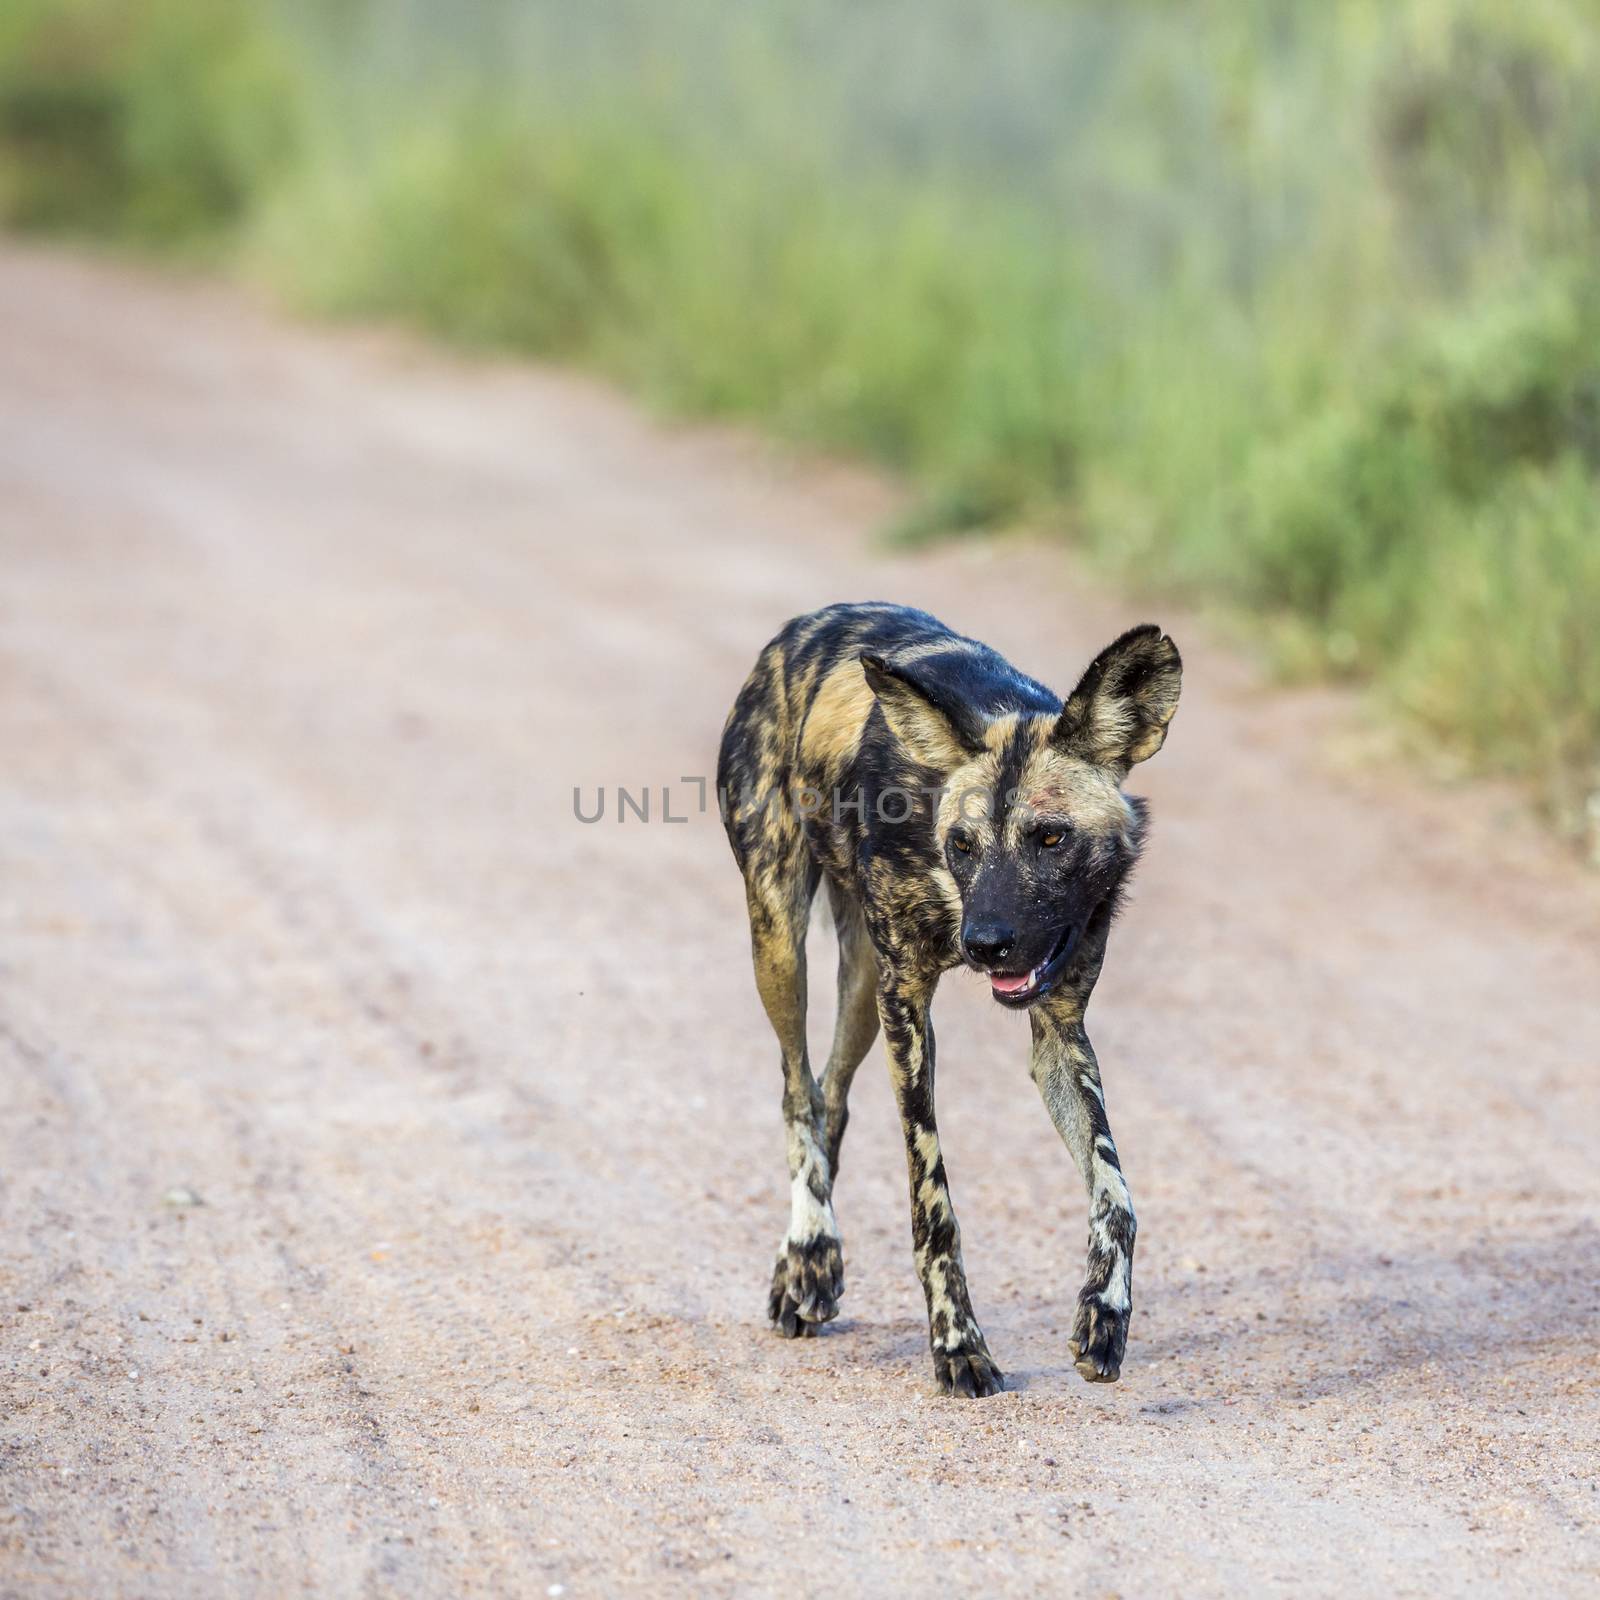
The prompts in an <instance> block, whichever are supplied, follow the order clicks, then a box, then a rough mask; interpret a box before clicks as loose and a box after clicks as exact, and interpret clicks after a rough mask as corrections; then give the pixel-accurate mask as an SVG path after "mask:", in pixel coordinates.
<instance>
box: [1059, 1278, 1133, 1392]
mask: <svg viewBox="0 0 1600 1600" xmlns="http://www.w3.org/2000/svg"><path fill="white" fill-rule="evenodd" d="M1127 1343H1128V1313H1127V1312H1126V1311H1115V1310H1113V1309H1112V1308H1111V1307H1109V1306H1108V1305H1106V1303H1105V1302H1104V1301H1103V1300H1102V1299H1101V1298H1100V1296H1099V1295H1098V1294H1096V1293H1092V1292H1090V1291H1088V1290H1085V1291H1084V1293H1083V1294H1082V1295H1081V1296H1080V1297H1079V1299H1078V1314H1077V1317H1076V1319H1075V1320H1074V1322H1073V1325H1072V1335H1071V1337H1070V1338H1069V1339H1068V1340H1067V1348H1068V1349H1069V1350H1071V1352H1072V1355H1073V1366H1074V1367H1075V1368H1076V1369H1077V1372H1078V1376H1079V1377H1080V1378H1082V1379H1083V1380H1084V1382H1085V1383H1115V1382H1116V1381H1117V1379H1118V1378H1120V1377H1121V1376H1122V1357H1123V1353H1124V1351H1125V1350H1126V1348H1127Z"/></svg>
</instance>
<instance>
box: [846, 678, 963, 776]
mask: <svg viewBox="0 0 1600 1600" xmlns="http://www.w3.org/2000/svg"><path fill="white" fill-rule="evenodd" d="M861 670H862V672H863V673H865V674H866V679H867V685H868V687H869V688H870V689H871V690H872V692H873V694H875V695H876V696H877V697H878V704H879V705H880V706H882V707H883V716H884V720H885V721H886V722H887V723H888V724H889V731H890V732H891V733H893V734H894V736H895V738H896V739H898V740H899V741H900V743H901V744H902V745H903V746H904V747H905V749H906V752H907V753H908V754H909V755H910V756H911V757H912V758H913V759H915V760H917V761H920V762H922V764H923V765H924V766H929V767H936V768H939V769H941V770H944V771H951V770H953V769H955V768H956V767H959V766H960V765H961V764H962V763H963V762H965V761H969V760H971V758H972V757H973V756H974V755H976V754H977V753H978V752H979V751H981V750H982V749H983V721H982V719H981V718H980V717H978V716H977V715H976V714H975V713H974V712H973V711H972V710H971V709H970V708H969V707H968V706H965V705H963V704H961V703H960V702H959V701H956V700H954V699H953V698H952V697H951V696H949V695H948V694H945V693H942V692H941V690H940V688H939V686H938V685H937V684H935V683H933V682H931V681H928V680H926V679H921V678H919V677H918V676H917V674H916V664H915V663H912V664H911V665H910V666H909V667H899V666H896V665H895V664H894V663H892V662H890V661H888V660H887V659H886V658H885V657H883V656H880V655H874V654H872V653H870V652H868V653H866V654H863V655H862V657H861Z"/></svg>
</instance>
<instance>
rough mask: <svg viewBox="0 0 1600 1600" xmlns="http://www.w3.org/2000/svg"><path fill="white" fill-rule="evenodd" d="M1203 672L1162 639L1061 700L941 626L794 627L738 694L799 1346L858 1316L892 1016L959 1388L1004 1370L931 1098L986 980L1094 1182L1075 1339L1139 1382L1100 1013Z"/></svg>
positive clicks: (933, 1319)
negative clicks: (848, 1154) (844, 1145)
mask: <svg viewBox="0 0 1600 1600" xmlns="http://www.w3.org/2000/svg"><path fill="white" fill-rule="evenodd" d="M1181 677H1182V663H1181V662H1180V660H1179V657H1178V651H1177V648H1176V646H1174V644H1173V643H1172V641H1171V640H1170V639H1168V638H1167V637H1166V636H1165V635H1164V634H1163V633H1162V632H1161V630H1160V629H1159V628H1156V627H1152V626H1149V625H1146V626H1144V627H1139V628H1134V629H1131V630H1130V631H1129V632H1127V633H1125V634H1123V635H1122V637H1121V638H1120V639H1118V640H1117V641H1116V643H1115V644H1112V645H1110V646H1109V647H1108V648H1107V649H1105V650H1103V651H1102V652H1101V653H1100V655H1099V656H1097V657H1096V658H1095V660H1094V662H1093V663H1092V664H1091V666H1090V667H1089V669H1088V671H1087V672H1085V673H1084V675H1083V678H1082V680H1081V681H1080V682H1079V684H1078V687H1077V688H1076V689H1074V690H1073V692H1072V694H1071V695H1070V696H1069V697H1068V699H1067V702H1066V704H1065V705H1064V706H1063V705H1062V703H1061V701H1060V700H1059V699H1058V698H1057V697H1056V696H1055V695H1053V694H1052V693H1051V692H1050V691H1049V690H1048V689H1046V688H1045V687H1044V685H1043V684H1041V683H1036V682H1035V681H1034V680H1033V679H1032V678H1029V677H1025V676H1024V675H1023V674H1022V673H1020V672H1018V671H1016V670H1015V668H1013V667H1011V666H1010V665H1009V664H1008V663H1007V662H1006V661H1004V660H1003V659H1002V658H1001V657H1000V656H999V655H997V654H996V653H995V652H994V651H993V650H991V649H990V648H989V647H988V646H987V645H982V644H979V643H977V642H976V641H974V640H972V639H964V638H962V637H961V636H960V635H959V634H955V633H952V632H951V631H950V630H949V629H948V628H946V627H945V626H944V625H943V624H942V623H940V622H937V621H935V620H934V618H932V617H930V616H928V615H927V614H926V613H925V612H921V611H913V610H910V609H908V608H906V607H904V606H893V605H883V604H865V605H836V606H829V607H828V608H827V609H826V610H823V611H818V612H814V613H813V614H812V615H810V616H805V617H797V618H795V620H794V621H792V622H791V623H790V624H789V625H788V626H787V627H786V628H785V629H784V630H783V631H782V632H781V633H780V634H779V635H778V636H777V638H775V639H774V640H773V641H772V642H771V643H770V644H769V645H768V646H767V647H766V649H765V650H763V651H762V652H761V655H760V657H759V659H758V660H757V662H756V665H755V669H754V670H753V671H752V672H751V674H750V676H749V678H748V679H747V680H746V681H745V685H744V687H743V689H741V690H740V692H739V698H738V699H737V700H736V701H735V702H734V707H733V710H732V712H731V713H730V714H729V717H728V722H727V726H726V728H725V730H724V732H723V737H722V753H721V758H720V760H719V762H718V767H717V784H718V790H719V794H720V797H721V801H722V807H723V816H724V820H725V822H726V824H727V829H728V838H729V840H730V841H731V842H732V845H733V853H734V856H735V857H736V858H737V860H738V863H739V868H740V870H741V872H743V874H744V882H745V896H746V900H747V902H748V905H749V911H750V938H751V944H752V947H753V953H754V957H755V969H756V986H757V988H758V989H759V990H760V992H761V999H762V1003H763V1004H764V1006H765V1007H766V1012H767V1016H768V1017H769V1018H770V1019H771V1022H772V1026H773V1028H774V1030H775V1031H776V1032H777V1035H778V1042H779V1044H780V1046H781V1047H782V1052H783V1078H784V1093H783V1110H784V1116H785V1118H786V1120H787V1123H788V1143H789V1176H790V1183H791V1204H790V1218H789V1230H788V1234H787V1236H786V1237H785V1239H784V1241H783V1245H782V1247H781V1248H780V1250H779V1252H778V1259H777V1264H776V1266H775V1267H774V1269H773V1273H772V1288H771V1292H770V1295H769V1297H768V1302H767V1310H768V1315H769V1316H770V1317H771V1318H772V1320H773V1321H774V1322H775V1323H776V1324H777V1325H778V1327H779V1329H780V1330H781V1331H782V1332H783V1333H785V1334H787V1335H789V1336H790V1337H793V1336H795V1335H797V1334H808V1333H810V1332H812V1331H813V1330H814V1328H815V1327H816V1326H817V1325H818V1324H820V1323H824V1322H827V1321H829V1320H830V1319H831V1318H833V1317H834V1316H836V1315H837V1314H838V1308H839V1296H840V1295H841V1293H842V1292H843V1289H844V1266H843V1259H842V1254H841V1248H840V1242H839V1229H838V1224H837V1223H836V1222H835V1221H834V1215H833V1199H832V1196H833V1181H834V1177H835V1175H836V1174H837V1172H838V1170H839V1146H840V1142H841V1140H842V1139H843V1137H844V1130H845V1122H846V1120H847V1116H848V1112H847V1110H846V1101H847V1098H848V1096H849V1093H850V1080H851V1079H852V1078H853V1077H854V1076H855V1072H856V1069H857V1067H859V1066H860V1064H861V1061H862V1058H863V1057H864V1056H865V1055H866V1053H867V1051H868V1050H869V1049H870V1048H871V1046H872V1041H873V1040H874V1039H875V1038H876V1037H877V1034H878V1027H879V1024H880V1022H881V1024H882V1027H883V1031H884V1036H885V1039H886V1041H887V1045H888V1052H889V1066H890V1072H891V1076H892V1078H893V1081H894V1092H895V1098H896V1100H897V1102H898V1104H899V1107H900V1119H901V1125H902V1129H903V1131H904V1134H905V1142H906V1163H907V1166H908V1168H909V1170H910V1177H911V1232H912V1241H913V1245H914V1248H915V1255H916V1264H917V1275H918V1276H919V1277H920V1278H921V1280H922V1289H923V1293H924V1295H925V1297H926V1299H927V1302H928V1328H929V1342H930V1344H931V1346H932V1349H933V1367H934V1372H935V1375H936V1376H937V1378H938V1380H939V1382H940V1384H941V1385H942V1387H943V1388H945V1389H946V1390H949V1391H952V1392H958V1393H961V1394H966V1395H986V1394H993V1393H994V1392H995V1391H997V1390H998V1389H999V1388H1000V1387H1001V1385H1002V1376H1001V1373H1000V1371H999V1369H998V1368H997V1367H996V1366H995V1363H994V1359H993V1358H992V1357H991V1356H990V1354H989V1350H988V1347H987V1345H986V1344H985V1343H984V1338H983V1334H982V1332H981V1331H980V1330H979V1328H978V1323H977V1320H976V1318H975V1317H974V1316H973V1313H972V1304H971V1301H970V1300H969V1298H968V1295H967V1281H966V1274H965V1272H964V1270H963V1268H962V1263H961V1232H960V1229H959V1228H958V1227H957V1225H956V1217H955V1212H954V1210H953V1209H952V1207H951V1203H950V1192H949V1189H948V1188H947V1186H946V1182H945V1171H944V1161H943V1159H942V1158H941V1156H940V1152H939V1133H938V1129H937V1127H936V1125H935V1122H934V1106H933V1077H934V1054H933V1025H932V1022H931V1020H930V1015H929V1007H930V1004H931V1002H932V999H933V991H934V989H935V987H936V986H937V984H938V982H939V976H940V974H941V973H942V972H944V971H945V970H946V969H948V968H950V967H954V966H957V965H959V964H960V963H962V962H965V963H966V964H967V965H968V966H971V967H973V968H976V969H977V970H978V971H980V972H982V973H984V974H986V975H987V977H988V979H989V982H990V985H991V987H992V989H993V992H994V998H995V999H996V1000H997V1001H999V1003H1000V1004H1001V1005H1004V1006H1010V1007H1014V1008H1018V1009H1021V1008H1024V1007H1025V1008H1027V1009H1028V1015H1029V1021H1030V1023H1031V1025H1032V1033H1033V1057H1032V1072H1033V1079H1034V1082H1035V1083H1036V1084H1038V1086H1039V1090H1040V1093H1041V1094H1042V1095H1043V1097H1044V1102H1045V1106H1046V1108H1047V1109H1048V1111H1049V1113H1050V1116H1051V1119H1052V1120H1053V1121H1054V1123H1055V1126H1056V1130H1057V1132H1059V1133H1060V1135H1061V1138H1062V1140H1063V1141H1064V1142H1065V1144H1066V1146H1067V1148H1068V1149H1069V1150H1070V1151H1071V1152H1072V1155H1073V1158H1074V1159H1075V1160H1076V1162H1077V1164H1078V1167H1079V1169H1080V1171H1081V1172H1082V1174H1083V1178H1084V1181H1085V1183H1086V1184H1087V1186H1088V1190H1089V1272H1088V1281H1087V1282H1086V1283H1085V1284H1084V1286H1083V1289H1082V1290H1081V1291H1080V1293H1079V1295H1078V1307H1077V1313H1076V1317H1075V1320H1074V1325H1073V1331H1072V1337H1071V1340H1070V1344H1071V1348H1072V1353H1073V1356H1074V1358H1075V1362H1076V1365H1077V1369H1078V1371H1079V1373H1080V1374H1082V1376H1083V1377H1085V1378H1087V1379H1088V1380H1089V1381H1091V1382H1106V1383H1110V1382H1114V1381H1115V1380H1116V1378H1117V1377H1118V1376H1119V1375H1120V1372H1121V1366H1122V1356H1123V1349H1124V1346H1125V1344H1126V1341H1127V1333H1128V1317H1129V1313H1130V1310H1131V1308H1132V1297H1131V1285H1132V1270H1133V1238H1134V1219H1133V1205H1132V1202H1131V1200H1130V1198H1129V1195H1128V1186H1127V1184H1126V1183H1125V1182H1124V1181H1123V1177H1122V1170H1121V1167H1120V1165H1119V1163H1118V1160H1117V1150H1116V1146H1115V1145H1114V1144H1113V1143H1112V1139H1111V1129H1110V1126H1109V1124H1108V1123H1107V1121H1106V1112H1105V1097H1104V1094H1103V1093H1102V1090H1101V1086H1100V1069H1099V1066H1098V1064H1097V1063H1096V1061H1095V1055H1094V1050H1093V1049H1092V1047H1091V1046H1090V1044H1089V1036H1088V1034H1087V1033H1086V1032H1085V1031H1084V1025H1083V1017H1084V1009H1085V1007H1086V1006H1087V1005H1088V1001H1089V995H1090V992H1091V991H1092V990H1093V988H1094V985H1095V980H1096V979H1097V978H1098V977H1099V975H1100V965H1101V962H1102V960H1103V959H1104V957H1105V947H1106V936H1107V933H1108V932H1109V930H1110V927H1111V920H1112V917H1113V916H1114V915H1115V913H1116V909H1117V904H1118V901H1119V899H1120V897H1121V894H1122V890H1123V886H1124V884H1125V883H1126V882H1127V878H1128V873H1129V871H1130V869H1131V868H1132V866H1133V864H1134V862H1135V860H1136V859H1137V858H1138V855H1139V850H1140V846H1141V844H1142V842H1143V838H1144V832H1145V811H1144V805H1143V803H1142V802H1141V801H1139V800H1135V799H1131V798H1129V797H1128V796H1125V795H1124V794H1123V793H1122V789H1121V784H1122V780H1123V779H1124V778H1125V777H1126V776H1127V773H1128V769H1129V768H1130V767H1131V766H1133V764H1134V763H1135V762H1136V761H1143V760H1144V759H1145V758H1146V757H1147V756H1151V755H1154V754H1155V752H1156V751H1157V750H1159V749H1160V748H1161V744H1162V741H1163V740H1164V739H1165V738H1166V732H1167V724H1168V723H1169V722H1170V721H1171V720H1172V715H1173V712H1174V711H1176V710H1177V706H1178V692H1179V687H1180V682H1181ZM824 878H826V880H827V884H828V897H829V900H830V902H831V904H832V908H833V919H834V925H835V926H836V927H837V929H838V933H839V1010H838V1018H837V1021H836V1023H835V1026H834V1035H833V1048H832V1050H831V1051H830V1052H829V1056H828V1064H827V1068H826V1070H825V1071H824V1072H823V1074H822V1080H821V1082H820V1083H819V1082H818V1081H817V1079H816V1078H814V1077H813V1076H812V1073H811V1064H810V1061H809V1059H808V1057H807V1052H806V1031H805V1015H806V959H805V931H806V924H807V921H808V918H809V913H810V907H811V901H812V897H813V896H814V895H815V893H816V890H817V886H818V884H819V883H820V882H821V881H822V880H823V879H824Z"/></svg>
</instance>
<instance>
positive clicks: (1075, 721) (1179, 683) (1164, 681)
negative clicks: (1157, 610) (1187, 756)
mask: <svg viewBox="0 0 1600 1600" xmlns="http://www.w3.org/2000/svg"><path fill="white" fill-rule="evenodd" d="M1182 687H1183V659H1182V657H1181V656H1179V654H1178V647H1177V645H1175V644H1174V643H1173V642H1172V640H1171V639H1169V638H1168V637H1167V636H1166V634H1164V633H1163V632H1162V631H1161V629H1160V628H1158V627H1157V626H1156V625H1155V624H1154V623H1153V622H1146V623H1142V624H1141V625H1140V626H1139V627H1137V628H1130V629H1129V630H1128V631H1127V632H1126V633H1125V634H1123V635H1122V637H1121V638H1120V639H1118V640H1117V641H1116V642H1115V643H1113V644H1109V645H1107V646H1106V648H1105V649H1104V650H1102V651H1101V652H1100V654H1099V655H1097V656H1096V657H1095V658H1094V660H1093V661H1092V662H1090V663H1089V670H1088V671H1087V672H1085V673H1084V675H1083V677H1082V678H1081V679H1079V681H1078V687H1077V688H1076V689H1074V690H1073V691H1072V693H1071V694H1070V695H1069V696H1068V697H1067V703H1066V705H1065V706H1064V707H1063V708H1062V712H1061V716H1060V717H1059V719H1058V720H1057V722H1056V726H1055V732H1054V734H1053V735H1052V738H1053V740H1054V742H1055V743H1056V745H1057V746H1059V747H1060V748H1061V749H1063V750H1065V751H1066V752H1067V753H1068V754H1069V755H1074V756H1077V757H1078V758H1079V759H1080V760H1083V761H1092V762H1093V763H1094V764H1095V765H1096V766H1101V767H1107V768H1109V769H1110V770H1111V771H1113V772H1115V773H1116V775H1117V779H1118V781H1119V782H1120V781H1121V780H1122V779H1123V778H1125V777H1126V776H1127V774H1128V769H1129V768H1130V767H1132V766H1133V765H1134V764H1135V763H1137V762H1140V761H1145V760H1147V759H1148V758H1149V757H1151V756H1153V755H1154V754H1155V753H1156V751H1157V750H1159V749H1160V748H1161V746H1162V744H1163V743H1164V742H1165V741H1166V737H1167V724H1168V723H1170V722H1171V721H1172V717H1173V713H1174V712H1176V711H1177V709H1178V694H1179V692H1180V690H1181V689H1182Z"/></svg>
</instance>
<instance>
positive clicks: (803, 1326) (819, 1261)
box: [767, 1235, 844, 1339]
mask: <svg viewBox="0 0 1600 1600" xmlns="http://www.w3.org/2000/svg"><path fill="white" fill-rule="evenodd" d="M843 1293H844V1252H843V1250H842V1249H841V1248H840V1244H839V1241H838V1240H837V1239H836V1238H831V1237H829V1236H827V1235H821V1236H819V1237H818V1238H815V1239H809V1240H807V1241H805V1243H803V1244H795V1243H793V1242H792V1241H789V1240H785V1241H784V1245H783V1248H782V1249H781V1250H780V1251H779V1252H778V1259H777V1260H776V1261H775V1262H774V1263H773V1267H772V1287H771V1288H770V1289H769V1290H768V1291H767V1316H768V1317H769V1318H770V1319H771V1321H772V1323H773V1324H774V1326H775V1327H776V1328H777V1330H778V1332H779V1333H781V1334H782V1335H783V1336H784V1338H786V1339H806V1338H810V1337H811V1336H812V1334H814V1333H815V1332H816V1330H817V1329H818V1328H819V1327H820V1326H821V1325H822V1324H823V1323H825V1322H832V1321H833V1319H834V1318H835V1317H836V1316H838V1315H839V1298H840V1296H841V1295H843Z"/></svg>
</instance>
